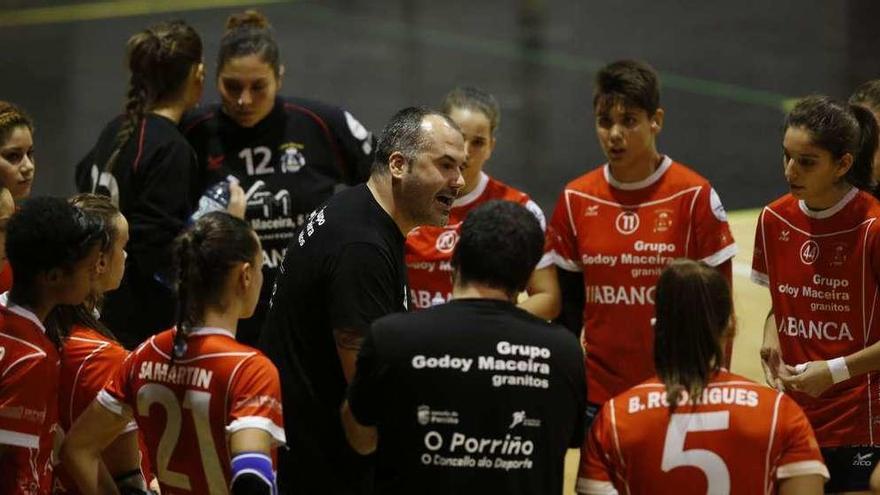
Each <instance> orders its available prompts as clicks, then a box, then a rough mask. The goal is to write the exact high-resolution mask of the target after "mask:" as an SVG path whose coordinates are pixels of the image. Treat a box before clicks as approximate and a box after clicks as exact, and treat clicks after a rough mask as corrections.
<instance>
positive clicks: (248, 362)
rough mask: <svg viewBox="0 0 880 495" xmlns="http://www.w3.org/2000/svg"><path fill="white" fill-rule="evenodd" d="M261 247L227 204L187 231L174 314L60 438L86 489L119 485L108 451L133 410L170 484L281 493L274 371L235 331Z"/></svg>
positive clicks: (180, 489) (180, 246) (177, 253)
mask: <svg viewBox="0 0 880 495" xmlns="http://www.w3.org/2000/svg"><path fill="white" fill-rule="evenodd" d="M262 258H263V254H262V249H261V248H260V241H259V239H258V238H257V236H256V235H255V234H254V231H253V230H252V229H251V228H250V226H249V225H248V224H247V223H246V222H245V221H244V220H241V219H239V218H236V217H233V216H231V215H229V214H227V213H222V212H214V213H209V214H207V215H205V216H203V217H201V218H200V219H199V220H197V221H196V222H195V225H194V226H193V227H192V228H191V229H190V230H188V231H186V232H184V233H183V234H181V235H180V237H179V238H178V239H177V241H176V242H175V245H174V259H175V264H174V266H175V273H176V274H177V278H178V280H177V290H178V295H179V306H178V310H177V313H176V318H175V320H176V326H175V327H174V328H171V329H169V330H166V331H164V332H161V333H159V334H158V335H155V336H153V337H151V338H150V339H149V341H147V342H146V343H145V344H144V345H142V346H140V347H138V349H137V350H135V351H134V352H132V354H131V355H130V357H129V358H128V359H126V361H125V362H124V363H123V365H122V366H121V367H120V368H119V370H118V371H117V372H116V373H115V374H114V376H113V377H112V378H111V380H110V381H109V382H108V383H107V384H106V385H105V387H104V390H102V391H101V392H100V393H99V394H98V397H97V399H96V400H95V401H94V402H93V403H92V404H91V406H89V408H88V409H87V410H86V411H85V412H84V413H83V415H82V416H81V417H80V418H79V420H78V421H77V422H76V423H75V424H74V425H73V428H72V429H71V431H70V432H69V433H68V435H67V438H66V441H65V444H64V446H63V448H62V460H63V463H64V465H65V467H66V469H67V471H68V472H69V473H70V474H71V475H72V477H73V478H74V479H75V480H76V483H77V484H78V486H79V488H80V490H81V491H82V492H83V493H115V492H114V490H115V486H114V483H113V481H112V480H111V479H109V477H107V476H104V475H103V473H104V472H105V471H104V470H102V469H101V468H100V462H101V452H103V451H104V449H106V448H107V446H109V445H110V444H111V443H112V442H113V441H114V439H115V438H117V437H118V435H119V434H120V433H121V432H123V431H124V430H125V428H126V425H127V424H128V423H129V422H130V421H131V420H132V419H134V421H136V422H137V425H138V427H139V429H140V431H141V432H142V434H143V437H144V443H145V444H146V447H147V451H148V452H149V453H150V464H151V465H152V466H154V468H155V469H156V473H157V478H158V481H159V486H160V488H161V491H162V492H163V493H181V494H182V493H193V494H195V493H199V494H201V493H211V494H213V493H217V494H225V493H233V494H265V495H269V494H273V493H275V474H274V472H275V468H274V453H275V447H276V446H277V445H279V444H283V443H284V441H285V437H284V426H283V420H282V411H281V385H280V381H279V377H278V371H277V370H276V369H275V367H274V366H273V365H272V363H271V362H270V361H269V360H268V359H267V358H266V357H265V356H264V355H263V354H262V353H260V352H259V351H257V350H255V349H253V348H251V347H248V346H246V345H244V344H241V343H238V342H237V341H236V340H235V334H236V325H237V323H238V320H239V319H240V318H247V317H249V316H250V315H252V314H253V312H254V308H255V307H256V305H257V299H258V297H259V294H260V287H261V285H262V281H263V275H262V270H261V266H262V262H263V259H262ZM169 439H170V440H169Z"/></svg>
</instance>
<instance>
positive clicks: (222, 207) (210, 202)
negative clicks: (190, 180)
mask: <svg viewBox="0 0 880 495" xmlns="http://www.w3.org/2000/svg"><path fill="white" fill-rule="evenodd" d="M232 183H236V184H238V179H236V178H235V177H234V176H232V175H230V176H227V177H226V180H222V181H220V182H218V183H216V184H214V185H213V186H211V187H209V188H208V189H206V190H205V192H204V193H202V197H201V198H199V207H198V209H196V211H195V213H193V214H192V215H191V216H190V217H189V221H190V223H195V222H196V220H198V219H200V218H202V217H203V216H205V215H207V214H208V213H211V212H214V211H226V209H227V208H228V207H229V199H230V193H229V184H232Z"/></svg>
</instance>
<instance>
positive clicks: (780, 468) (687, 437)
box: [577, 371, 828, 495]
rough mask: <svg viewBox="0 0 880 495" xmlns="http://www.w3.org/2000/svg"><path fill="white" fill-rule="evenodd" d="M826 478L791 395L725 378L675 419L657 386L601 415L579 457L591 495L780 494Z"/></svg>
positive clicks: (637, 390) (582, 488) (581, 481)
mask: <svg viewBox="0 0 880 495" xmlns="http://www.w3.org/2000/svg"><path fill="white" fill-rule="evenodd" d="M810 474H819V475H822V476H824V477H825V478H826V479H827V478H828V470H827V469H826V468H825V465H824V464H823V462H822V455H821V454H820V453H819V446H818V445H817V443H816V438H815V436H814V435H813V431H812V429H811V428H810V424H809V422H808V421H807V419H806V417H805V416H804V413H803V412H802V411H801V409H800V408H799V407H798V405H797V404H795V402H794V401H793V400H791V399H790V398H789V397H787V396H786V395H784V394H782V393H780V392H777V391H775V390H773V389H770V388H767V387H765V386H763V385H758V384H757V383H754V382H751V381H749V380H747V379H745V378H743V377H741V376H738V375H734V374H732V373H728V372H726V371H721V372H719V373H717V374H716V375H715V376H714V377H713V378H712V380H711V381H710V383H709V385H708V386H707V387H706V389H705V390H704V391H703V393H702V394H701V396H700V400H699V401H698V403H697V404H696V405H694V404H680V405H679V406H678V407H677V408H676V409H675V411H674V412H673V413H672V414H670V412H669V407H668V403H667V401H666V387H665V386H664V385H663V384H662V383H661V382H659V381H658V380H657V379H656V378H653V379H651V380H649V381H647V382H645V383H643V384H641V385H638V386H636V387H633V388H632V389H630V390H628V391H627V392H625V393H623V394H621V395H619V396H617V397H615V398H613V399H611V400H610V401H608V402H607V403H605V405H604V406H603V407H602V410H601V411H600V413H599V415H598V416H597V417H596V421H595V422H594V423H593V427H592V429H591V431H590V434H589V435H588V437H587V440H586V445H585V447H584V449H583V450H582V453H581V466H580V471H579V474H578V482H577V492H578V493H583V494H590V495H593V494H603V495H604V494H611V493H628V494H652V495H674V494H679V493H683V492H687V493H767V494H769V493H775V492H776V486H777V482H778V480H781V479H784V478H789V477H794V476H803V475H810Z"/></svg>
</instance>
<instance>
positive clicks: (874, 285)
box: [752, 96, 880, 492]
mask: <svg viewBox="0 0 880 495" xmlns="http://www.w3.org/2000/svg"><path fill="white" fill-rule="evenodd" d="M876 146H877V123H876V122H875V119H874V117H873V116H872V115H871V113H870V112H869V111H868V110H866V109H864V108H862V107H859V106H857V105H847V104H845V103H842V102H837V101H834V100H831V99H829V98H827V97H821V96H810V97H807V98H804V99H803V100H801V101H800V102H798V104H797V105H796V106H795V107H794V109H793V110H792V111H791V113H789V115H788V117H787V118H786V122H785V137H784V139H783V152H784V161H783V166H784V172H785V179H786V181H787V182H788V184H789V187H790V189H791V192H790V193H789V194H786V195H785V196H783V197H781V198H779V199H777V200H776V201H774V202H772V203H771V204H770V205H768V206H767V207H765V208H764V210H763V211H762V212H761V216H760V218H759V220H758V226H757V233H756V236H755V251H754V252H755V256H754V260H753V266H752V269H753V272H752V278H753V279H754V280H755V281H756V282H758V283H759V284H762V285H765V286H768V287H769V288H770V294H771V298H772V302H773V315H774V323H775V324H769V325H767V326H766V327H765V332H764V343H763V345H762V349H761V353H762V358H763V363H764V366H765V372H766V374H767V378H768V382H769V383H771V384H773V385H776V386H779V387H780V388H781V387H785V389H786V390H787V391H788V392H790V393H791V396H792V397H793V398H794V399H795V400H796V401H797V402H798V404H800V405H801V407H803V408H804V412H805V413H806V414H807V417H808V418H809V419H810V423H811V424H812V425H813V428H814V429H815V430H816V437H817V438H818V440H819V445H820V446H821V447H822V449H823V450H822V453H823V455H824V456H825V462H826V464H827V465H828V467H829V469H830V471H831V481H830V483H829V485H828V486H827V487H826V489H827V490H829V491H831V492H836V491H853V490H866V489H867V488H868V478H869V476H870V473H871V469H872V468H873V466H874V465H875V463H876V459H877V457H880V448H878V446H880V426H878V422H880V401H878V393H877V391H876V387H874V386H872V383H876V381H877V380H878V379H880V376H878V374H877V373H876V370H878V369H880V345H878V343H877V342H878V339H880V319H878V315H877V310H878V309H880V301H878V297H877V296H878V293H880V222H878V220H880V202H878V201H877V200H876V199H875V198H874V197H873V196H871V194H870V193H869V192H867V190H869V189H870V187H871V182H872V181H871V167H872V161H873V155H874V150H875V148H876ZM792 373H793V374H794V375H795V376H789V375H790V374H792ZM872 389H873V390H872Z"/></svg>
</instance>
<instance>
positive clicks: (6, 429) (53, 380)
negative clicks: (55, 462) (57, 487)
mask: <svg viewBox="0 0 880 495" xmlns="http://www.w3.org/2000/svg"><path fill="white" fill-rule="evenodd" d="M5 296H6V294H4V295H3V300H2V306H0V321H2V327H0V444H2V445H3V446H4V447H5V448H6V451H5V452H4V454H3V462H2V463H0V493H4V494H5V493H15V494H24V495H38V494H39V495H47V494H49V493H51V490H52V461H51V459H52V448H53V445H54V439H55V434H56V433H55V432H56V430H57V428H58V366H59V359H58V351H57V349H56V348H55V345H54V344H53V343H52V341H51V340H49V338H48V337H47V336H46V331H45V328H44V327H43V325H42V323H41V322H40V320H39V319H37V317H36V315H34V314H33V313H32V312H30V311H28V310H26V309H24V308H22V307H21V306H15V305H10V306H8V307H6V305H7V304H8V302H7V300H6V297H5Z"/></svg>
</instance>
